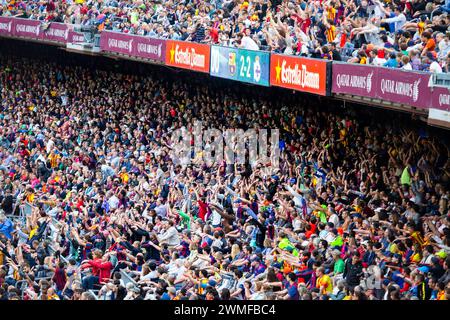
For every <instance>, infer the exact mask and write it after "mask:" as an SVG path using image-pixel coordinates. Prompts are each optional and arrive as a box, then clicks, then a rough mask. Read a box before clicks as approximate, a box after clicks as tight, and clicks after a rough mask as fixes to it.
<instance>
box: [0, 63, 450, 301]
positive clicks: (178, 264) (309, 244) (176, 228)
mask: <svg viewBox="0 0 450 320" xmlns="http://www.w3.org/2000/svg"><path fill="white" fill-rule="evenodd" d="M0 68H1V69H0V75H1V98H2V105H1V108H2V109H1V114H0V123H1V126H0V130H1V133H0V136H1V148H0V156H1V165H0V175H1V176H0V181H2V182H1V206H2V214H1V217H0V219H1V220H0V238H1V242H0V247H1V248H0V249H1V250H0V265H1V267H0V284H1V288H0V295H1V297H2V299H8V300H20V299H24V300H39V299H42V300H61V299H64V300H67V299H71V300H80V299H82V300H87V299H99V300H122V299H125V300H135V299H148V300H152V299H162V300H185V299H191V300H198V299H200V300H201V299H206V300H213V299H214V300H217V299H223V300H228V299H237V300H261V299H289V300H290V299H293V300H298V299H301V300H324V299H325V300H327V299H329V300H366V299H374V300H375V299H379V300H398V299H407V300H409V299H412V300H416V299H419V300H430V299H431V300H446V299H448V298H449V291H450V289H449V283H450V281H449V280H450V279H449V275H450V273H449V265H450V261H449V258H448V257H447V255H448V253H449V239H450V237H449V224H450V218H449V211H448V210H449V209H448V197H449V191H448V190H449V189H448V179H449V171H448V163H449V161H448V145H447V144H446V143H448V139H447V141H446V139H445V138H446V137H448V134H447V133H444V134H443V135H442V133H441V135H440V136H439V135H436V134H432V133H428V132H427V131H424V130H423V129H421V130H417V127H415V126H414V125H412V124H411V123H409V122H408V121H405V118H403V120H399V119H397V118H396V117H394V114H393V113H392V112H390V116H389V117H390V118H391V120H388V119H387V117H386V114H383V115H379V116H377V115H376V113H374V111H371V112H368V111H367V110H366V109H364V108H363V109H359V110H358V108H354V109H348V110H345V109H336V108H334V107H333V106H331V105H330V106H329V107H327V104H320V103H319V104H318V103H317V100H314V99H312V98H311V97H310V98H307V97H303V98H302V97H301V96H298V95H292V94H289V93H285V94H276V96H274V95H270V94H268V91H267V90H258V91H257V92H256V91H254V90H253V88H252V87H247V88H246V87H244V88H242V87H240V86H234V87H233V86H232V87H226V86H223V85H221V84H220V83H221V82H220V81H215V82H211V81H207V82H202V81H196V80H195V78H194V77H191V76H189V75H185V76H183V75H181V74H174V75H172V76H170V75H168V74H166V75H165V76H164V77H161V73H160V72H156V71H154V72H148V71H147V72H145V73H144V74H139V75H138V74H134V73H121V72H114V71H102V70H96V69H88V68H85V67H81V66H73V65H64V64H59V63H55V62H48V61H40V60H33V59H31V60H30V59H23V58H18V57H13V56H11V55H7V56H4V55H2V56H1V60H0ZM217 80H219V79H217ZM203 81H205V80H203ZM274 90H275V89H271V92H274ZM243 97H245V98H243ZM311 99H312V100H311ZM195 119H201V120H202V121H204V126H205V127H214V128H218V129H221V130H224V129H226V128H229V127H231V128H242V129H248V128H251V127H260V128H280V130H281V133H280V149H281V155H280V166H279V168H278V169H277V168H271V167H270V166H266V164H265V163H260V162H257V163H256V164H254V165H253V166H249V165H244V166H241V165H230V164H227V163H216V164H214V165H211V166H208V165H207V164H205V163H204V162H203V161H202V160H201V156H200V155H195V156H194V157H193V162H192V163H191V164H189V165H184V164H182V163H180V162H179V159H177V158H176V157H175V158H174V157H173V156H172V154H171V153H170V150H171V146H173V143H174V141H172V140H171V135H170V132H172V130H174V129H176V128H179V127H180V126H183V125H185V126H188V127H189V126H191V125H192V123H193V121H194V120H195Z"/></svg>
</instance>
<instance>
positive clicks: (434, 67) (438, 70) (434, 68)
mask: <svg viewBox="0 0 450 320" xmlns="http://www.w3.org/2000/svg"><path fill="white" fill-rule="evenodd" d="M430 72H435V73H442V68H441V66H440V65H439V63H437V62H436V61H433V62H432V63H431V64H430Z"/></svg>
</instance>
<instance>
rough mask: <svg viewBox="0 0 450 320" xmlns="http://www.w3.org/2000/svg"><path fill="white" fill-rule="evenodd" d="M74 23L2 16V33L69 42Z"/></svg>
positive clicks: (0, 30) (0, 18) (0, 27)
mask: <svg viewBox="0 0 450 320" xmlns="http://www.w3.org/2000/svg"><path fill="white" fill-rule="evenodd" d="M71 29H72V25H68V24H64V23H58V22H50V23H43V22H42V21H37V20H29V19H21V18H9V17H0V35H3V36H12V37H21V38H27V39H33V40H42V41H49V42H59V43H67V41H68V39H69V31H70V30H71Z"/></svg>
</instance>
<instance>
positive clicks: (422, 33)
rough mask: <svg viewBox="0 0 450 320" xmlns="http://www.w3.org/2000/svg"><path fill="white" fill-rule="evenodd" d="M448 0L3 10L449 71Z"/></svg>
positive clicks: (120, 2)
mask: <svg viewBox="0 0 450 320" xmlns="http://www.w3.org/2000/svg"><path fill="white" fill-rule="evenodd" d="M449 12H450V1H449V0H423V1H422V0H326V1H325V0H320V1H305V0H274V1H263V0H209V1H200V0H197V1H191V0H169V1H160V0H155V1H148V0H134V1H130V0H75V1H73V0H66V1H52V0H49V1H46V0H41V1H19V0H1V1H0V14H1V15H4V16H16V17H22V18H30V19H38V20H42V21H43V22H50V21H57V22H65V23H71V24H81V25H85V26H92V27H94V28H95V29H96V30H98V31H100V32H101V31H103V30H113V31H118V32H126V33H130V34H138V35H144V36H150V37H160V38H165V39H174V40H183V41H194V42H201V43H209V44H220V45H223V46H235V47H240V48H245V49H252V50H267V51H272V52H277V53H284V54H288V55H303V56H309V57H315V58H322V59H331V60H338V61H339V60H345V61H348V62H351V63H359V64H371V65H377V66H385V67H390V68H402V69H406V70H421V71H430V72H448V71H449V68H450V66H449V65H450V55H449V53H450V29H449V25H450V20H449V19H450V17H449V16H448V13H449Z"/></svg>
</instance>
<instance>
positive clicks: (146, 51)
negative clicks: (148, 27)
mask: <svg viewBox="0 0 450 320" xmlns="http://www.w3.org/2000/svg"><path fill="white" fill-rule="evenodd" d="M100 49H101V50H102V51H108V52H113V53H119V54H124V55H127V56H131V57H138V58H144V59H150V60H155V61H160V62H164V59H165V53H166V52H165V50H166V47H165V40H162V39H155V38H150V37H144V36H137V35H130V34H126V33H119V32H110V31H103V32H102V34H101V35H100Z"/></svg>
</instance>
